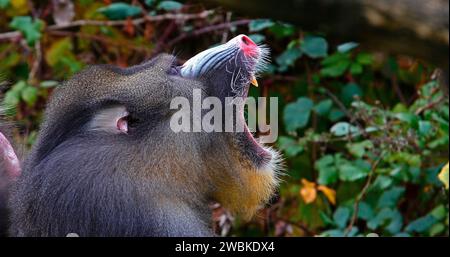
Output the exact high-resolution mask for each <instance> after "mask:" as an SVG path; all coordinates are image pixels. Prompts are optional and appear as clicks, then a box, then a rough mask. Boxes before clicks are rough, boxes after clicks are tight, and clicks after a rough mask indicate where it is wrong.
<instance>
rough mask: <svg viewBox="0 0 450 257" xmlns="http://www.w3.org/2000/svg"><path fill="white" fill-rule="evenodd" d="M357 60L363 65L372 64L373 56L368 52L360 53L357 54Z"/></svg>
mask: <svg viewBox="0 0 450 257" xmlns="http://www.w3.org/2000/svg"><path fill="white" fill-rule="evenodd" d="M356 61H357V62H358V63H359V64H361V65H370V64H372V62H373V56H372V55H371V54H368V53H359V54H358V55H357V56H356Z"/></svg>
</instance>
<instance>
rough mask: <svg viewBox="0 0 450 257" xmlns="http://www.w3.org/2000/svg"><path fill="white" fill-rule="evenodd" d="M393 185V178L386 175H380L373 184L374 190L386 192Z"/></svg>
mask: <svg viewBox="0 0 450 257" xmlns="http://www.w3.org/2000/svg"><path fill="white" fill-rule="evenodd" d="M392 183H393V180H392V178H390V177H388V176H384V175H379V176H378V177H377V178H376V179H375V181H374V182H373V184H372V187H371V188H372V189H374V190H380V191H381V190H385V189H386V188H388V187H390V186H391V185H392Z"/></svg>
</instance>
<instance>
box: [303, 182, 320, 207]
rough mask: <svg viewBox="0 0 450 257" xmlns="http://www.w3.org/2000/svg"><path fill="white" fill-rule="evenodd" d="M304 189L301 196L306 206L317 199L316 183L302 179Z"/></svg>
mask: <svg viewBox="0 0 450 257" xmlns="http://www.w3.org/2000/svg"><path fill="white" fill-rule="evenodd" d="M302 184H303V187H302V189H301V190H300V196H301V197H302V198H303V200H304V201H305V203H306V204H310V203H313V202H314V201H315V200H316V198H317V190H316V183H314V182H309V181H308V180H306V179H302Z"/></svg>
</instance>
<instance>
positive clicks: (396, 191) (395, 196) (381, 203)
mask: <svg viewBox="0 0 450 257" xmlns="http://www.w3.org/2000/svg"><path fill="white" fill-rule="evenodd" d="M404 193H405V189H404V188H403V187H394V188H392V189H390V190H388V191H385V192H384V193H383V194H382V195H381V196H380V199H379V200H378V205H377V206H378V208H380V209H381V208H385V207H391V208H392V207H395V206H396V205H397V202H398V201H399V200H400V198H401V197H402V196H403V194H404Z"/></svg>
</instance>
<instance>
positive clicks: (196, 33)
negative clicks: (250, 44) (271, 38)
mask: <svg viewBox="0 0 450 257" xmlns="http://www.w3.org/2000/svg"><path fill="white" fill-rule="evenodd" d="M250 22H251V20H238V21H233V22H225V23H220V24H216V25H211V26H207V27H204V28H201V29H198V30H194V31H192V32H189V33H185V34H181V35H180V36H178V37H176V38H175V39H173V40H172V41H170V42H169V43H168V44H167V47H168V48H172V47H173V46H174V45H176V44H177V43H179V42H181V41H183V40H185V39H187V38H190V37H197V36H200V35H203V34H206V33H210V32H213V31H217V30H223V29H230V28H232V27H235V26H245V25H248V24H249V23H250Z"/></svg>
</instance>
